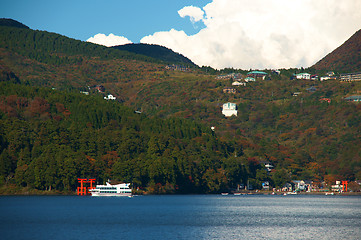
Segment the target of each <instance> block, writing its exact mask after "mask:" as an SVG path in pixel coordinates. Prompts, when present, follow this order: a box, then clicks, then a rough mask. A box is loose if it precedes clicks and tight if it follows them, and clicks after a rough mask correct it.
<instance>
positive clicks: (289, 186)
mask: <svg viewBox="0 0 361 240" xmlns="http://www.w3.org/2000/svg"><path fill="white" fill-rule="evenodd" d="M293 187H294V185H292V184H291V183H285V185H283V187H282V189H281V190H282V191H283V192H292V191H293Z"/></svg>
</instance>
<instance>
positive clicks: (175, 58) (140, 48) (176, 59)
mask: <svg viewBox="0 0 361 240" xmlns="http://www.w3.org/2000/svg"><path fill="white" fill-rule="evenodd" d="M113 48H115V49H119V50H124V51H128V52H132V53H136V54H142V55H145V56H148V57H152V58H155V59H158V60H160V61H163V62H165V63H172V64H180V65H185V66H189V67H196V65H195V64H194V63H193V62H192V61H191V60H189V59H188V58H186V57H184V56H183V55H181V54H179V53H175V52H173V51H172V50H171V49H168V48H166V47H163V46H159V45H154V44H144V43H137V44H134V43H131V44H125V45H119V46H115V47H113Z"/></svg>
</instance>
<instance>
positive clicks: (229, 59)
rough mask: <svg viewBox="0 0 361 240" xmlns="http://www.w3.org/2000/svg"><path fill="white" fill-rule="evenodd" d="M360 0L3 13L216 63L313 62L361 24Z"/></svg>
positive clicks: (42, 4)
mask: <svg viewBox="0 0 361 240" xmlns="http://www.w3.org/2000/svg"><path fill="white" fill-rule="evenodd" d="M360 9H361V1H360V0H342V1H339V0H252V1H251V0H167V1H166V0H154V1H149V0H127V1H126V0H71V1H69V0H63V1H52V0H2V1H1V3H0V17H2V18H12V19H14V20H17V21H19V22H21V23H23V24H25V25H27V26H29V27H30V28H32V29H37V30H45V31H49V32H55V33H59V34H61V35H65V36H67V37H71V38H75V39H78V40H82V41H90V42H93V43H97V44H101V45H105V46H112V45H121V44H125V43H129V42H133V43H139V42H142V43H150V44H159V45H162V46H166V47H168V48H171V49H172V50H174V51H175V52H178V53H181V54H183V55H184V56H186V57H188V58H190V59H191V60H192V61H193V62H194V63H196V64H198V65H199V66H211V67H214V68H217V69H221V68H225V67H233V68H241V69H251V68H252V69H265V68H268V69H269V68H289V67H309V66H311V65H312V64H314V63H316V62H317V61H318V60H320V59H321V58H322V57H324V56H325V55H326V54H328V53H330V52H331V51H333V50H334V49H335V48H337V47H338V46H340V45H341V44H342V43H343V42H344V41H346V40H347V39H348V38H350V37H351V35H352V34H354V33H355V32H356V31H357V30H359V29H360V28H361V14H360V13H359V10H360Z"/></svg>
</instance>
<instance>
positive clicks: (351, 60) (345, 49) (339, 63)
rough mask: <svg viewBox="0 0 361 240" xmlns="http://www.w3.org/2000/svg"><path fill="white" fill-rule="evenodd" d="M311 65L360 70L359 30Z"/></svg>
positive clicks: (317, 67) (337, 69) (314, 66)
mask: <svg viewBox="0 0 361 240" xmlns="http://www.w3.org/2000/svg"><path fill="white" fill-rule="evenodd" d="M312 67H313V68H315V69H316V70H333V71H338V72H357V71H361V30H358V31H357V32H356V33H355V34H354V35H352V36H351V37H350V38H349V39H348V40H347V41H346V42H344V43H343V44H342V45H341V46H339V47H338V48H336V49H335V50H334V51H332V52H331V53H329V54H328V55H327V56H326V57H324V58H323V59H321V60H320V61H318V62H317V63H316V64H315V65H313V66H312Z"/></svg>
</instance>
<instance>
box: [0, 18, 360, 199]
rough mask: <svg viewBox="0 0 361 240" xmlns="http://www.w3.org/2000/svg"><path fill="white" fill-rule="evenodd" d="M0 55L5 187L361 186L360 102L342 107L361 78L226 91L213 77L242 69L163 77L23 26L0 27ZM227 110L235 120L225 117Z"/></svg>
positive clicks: (277, 77) (114, 52) (147, 64)
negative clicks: (233, 107)
mask: <svg viewBox="0 0 361 240" xmlns="http://www.w3.org/2000/svg"><path fill="white" fill-rule="evenodd" d="M17 25H18V24H17ZM0 49H1V51H0V185H1V186H5V187H6V188H9V186H14V187H15V186H16V187H17V188H21V187H25V188H30V189H38V190H50V189H51V190H59V191H63V192H64V191H65V192H66V191H74V190H75V189H76V186H77V181H76V179H77V178H78V177H84V178H88V177H89V178H96V179H97V181H98V182H99V183H103V182H105V181H106V180H108V179H112V180H116V181H127V182H128V181H131V182H133V184H134V186H136V187H139V188H140V189H143V190H145V191H148V192H150V193H214V192H220V191H225V190H229V189H234V188H236V187H237V186H238V185H240V184H246V183H250V185H252V186H253V187H254V188H261V187H262V183H263V182H265V181H269V182H270V183H271V186H273V187H282V186H283V184H284V183H286V182H288V181H290V180H292V179H303V180H312V181H314V182H319V183H321V182H323V181H325V182H326V183H328V184H330V183H333V182H334V181H335V180H361V127H360V124H359V123H360V122H361V106H360V105H359V104H357V103H352V102H346V101H345V100H344V99H345V97H347V96H350V95H357V94H358V95H359V93H360V92H361V82H352V83H350V82H339V81H338V80H329V81H324V82H320V81H312V80H291V79H292V75H293V74H295V73H298V72H309V73H312V74H319V75H322V74H325V73H326V72H327V69H322V70H319V69H317V70H316V69H314V68H309V69H280V74H278V73H276V72H274V71H271V70H267V69H266V70H264V71H265V72H267V73H268V75H267V78H266V80H259V79H258V80H257V81H256V82H249V83H247V84H246V86H237V87H235V86H232V82H233V81H234V80H233V79H219V78H217V75H219V74H225V73H231V72H238V73H241V74H243V75H244V76H245V74H246V73H247V72H248V71H246V70H237V69H223V70H221V71H218V70H215V69H212V68H210V67H202V68H194V69H192V70H191V71H190V72H179V71H172V70H166V69H165V63H164V62H162V61H159V60H155V59H153V58H149V57H147V56H144V55H141V54H133V53H130V52H126V51H121V50H118V49H112V48H105V47H101V46H98V45H95V44H91V43H84V42H81V41H77V40H73V39H69V38H66V37H64V36H61V35H58V34H54V33H48V32H43V31H34V30H31V29H27V28H24V27H22V28H19V27H9V26H2V27H1V26H0ZM333 70H334V71H337V69H336V70H335V69H333ZM355 71H356V70H355ZM336 74H337V72H336ZM99 85H102V86H103V87H104V91H101V92H99V91H98V90H96V88H95V86H99ZM226 87H232V88H234V89H235V92H234V93H225V92H224V91H223V90H224V88H226ZM80 91H81V92H83V93H84V92H86V93H87V94H89V95H85V94H83V93H80ZM295 93H297V94H296V95H295ZM106 94H113V95H114V96H116V100H115V101H106V100H104V98H103V97H104V96H105V95H106ZM225 102H234V103H236V104H237V108H238V116H232V117H230V118H226V117H224V116H223V115H222V113H221V107H222V104H223V103H225ZM211 127H214V128H213V129H214V131H212V130H211ZM265 163H270V164H271V165H273V166H274V169H273V170H272V171H271V172H268V171H266V169H265V167H264V164H265Z"/></svg>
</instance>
